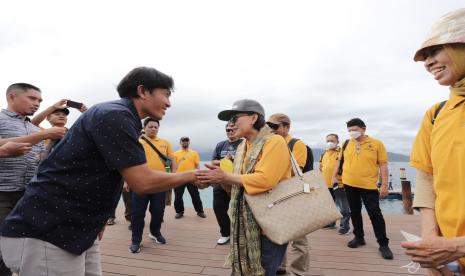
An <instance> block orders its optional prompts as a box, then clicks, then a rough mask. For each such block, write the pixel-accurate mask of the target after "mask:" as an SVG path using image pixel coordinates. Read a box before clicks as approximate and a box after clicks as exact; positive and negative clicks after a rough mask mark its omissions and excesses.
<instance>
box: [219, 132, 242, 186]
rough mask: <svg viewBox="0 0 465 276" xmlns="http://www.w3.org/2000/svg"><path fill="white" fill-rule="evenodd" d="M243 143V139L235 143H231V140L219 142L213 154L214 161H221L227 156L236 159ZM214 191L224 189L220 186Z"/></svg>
mask: <svg viewBox="0 0 465 276" xmlns="http://www.w3.org/2000/svg"><path fill="white" fill-rule="evenodd" d="M240 143H242V139H239V140H237V141H235V142H232V143H231V142H229V140H224V141H221V142H219V143H218V144H217V145H216V147H215V151H214V152H213V156H212V160H221V159H223V158H225V157H226V156H228V155H229V156H231V157H232V159H234V156H235V155H236V150H237V147H238V146H239V145H240ZM213 189H214V190H218V189H223V188H221V186H220V185H216V186H214V187H213Z"/></svg>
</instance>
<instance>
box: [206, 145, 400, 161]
mask: <svg viewBox="0 0 465 276" xmlns="http://www.w3.org/2000/svg"><path fill="white" fill-rule="evenodd" d="M312 151H313V160H315V162H318V161H319V160H320V156H321V154H322V153H323V152H324V151H325V150H324V149H319V148H314V149H312ZM199 154H200V160H202V161H210V160H211V158H212V153H211V152H206V151H200V152H199ZM388 157H389V161H390V162H408V161H409V157H408V156H407V155H403V154H399V153H393V152H388Z"/></svg>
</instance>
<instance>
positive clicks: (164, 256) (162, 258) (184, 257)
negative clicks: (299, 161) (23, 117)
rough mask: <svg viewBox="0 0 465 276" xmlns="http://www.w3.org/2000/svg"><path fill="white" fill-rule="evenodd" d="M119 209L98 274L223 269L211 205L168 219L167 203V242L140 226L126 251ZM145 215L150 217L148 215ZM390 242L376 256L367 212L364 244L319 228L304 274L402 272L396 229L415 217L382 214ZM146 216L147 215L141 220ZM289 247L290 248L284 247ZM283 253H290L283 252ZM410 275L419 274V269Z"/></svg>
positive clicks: (414, 228) (411, 227) (415, 226)
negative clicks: (389, 255) (138, 239)
mask: <svg viewBox="0 0 465 276" xmlns="http://www.w3.org/2000/svg"><path fill="white" fill-rule="evenodd" d="M122 211H123V210H122V209H121V208H119V209H118V212H117V214H118V215H117V217H118V218H117V223H116V224H115V225H113V226H108V227H107V229H106V231H105V235H104V238H103V240H102V244H101V250H102V267H103V271H104V275H160V276H161V275H163V276H178V275H179V276H181V275H183V276H187V275H229V274H230V270H229V269H225V268H223V262H224V258H225V256H226V253H227V251H228V249H229V245H223V246H219V245H217V244H216V241H217V239H218V237H219V230H218V226H217V223H216V219H215V215H214V213H213V210H211V209H206V214H207V218H206V219H202V218H199V217H197V216H196V214H195V212H194V210H193V209H187V210H186V213H185V216H184V217H183V218H182V219H174V210H173V208H172V207H167V209H166V212H165V222H164V224H163V226H162V233H163V235H164V236H165V237H166V239H167V244H165V245H159V244H155V243H154V242H153V241H151V240H150V239H149V238H148V236H147V235H148V229H147V227H146V229H145V230H144V236H143V241H142V245H143V247H142V251H141V252H140V253H139V254H132V253H130V252H128V246H129V244H130V241H131V232H130V231H129V230H128V229H127V226H128V223H127V222H126V221H125V220H124V216H123V215H122ZM147 217H150V215H148V216H147ZM385 219H386V224H387V230H388V237H389V238H390V247H391V249H392V250H393V252H394V260H391V261H388V260H384V259H382V258H381V256H380V255H379V252H378V245H377V243H376V240H375V238H374V235H373V230H372V228H371V225H370V221H369V219H368V217H366V216H365V217H364V221H365V232H366V237H365V239H366V241H367V245H366V246H363V247H361V248H357V249H351V248H348V247H347V246H346V244H347V242H348V241H349V240H350V239H351V238H352V237H353V236H352V235H349V236H340V235H338V234H337V231H336V230H319V231H316V232H314V233H312V234H310V235H308V239H309V244H310V266H311V267H310V270H309V272H308V275H337V276H340V275H349V276H350V275H357V276H361V275H370V276H377V275H379V276H386V275H402V274H404V275H408V274H409V273H408V271H407V269H405V268H400V267H401V266H404V265H407V264H408V263H409V260H408V258H407V256H405V255H404V254H403V251H402V249H401V247H400V242H401V241H402V240H403V238H402V236H401V234H400V232H399V231H400V230H401V229H402V230H405V231H407V232H411V233H417V234H418V233H419V232H420V229H419V225H420V224H419V221H420V220H419V217H418V216H406V215H387V216H385ZM146 221H148V219H147V220H146ZM289 251H290V250H289ZM288 254H289V259H290V260H291V259H292V258H293V254H292V253H289V252H288ZM416 275H425V271H424V270H419V271H418V272H417V273H416Z"/></svg>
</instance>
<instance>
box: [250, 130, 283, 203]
mask: <svg viewBox="0 0 465 276" xmlns="http://www.w3.org/2000/svg"><path fill="white" fill-rule="evenodd" d="M290 159H291V156H290V154H289V149H288V147H287V144H286V141H285V140H284V138H282V137H281V136H278V135H273V136H272V137H270V139H268V141H266V143H265V144H264V146H263V149H262V153H261V156H260V157H259V158H258V160H257V163H256V165H255V171H254V173H251V174H244V175H241V182H242V185H243V186H244V188H245V191H246V192H247V194H250V195H253V194H258V193H262V192H265V191H268V190H270V189H272V188H274V187H275V186H276V185H278V183H279V182H280V181H282V180H284V179H287V178H290V177H291V160H290Z"/></svg>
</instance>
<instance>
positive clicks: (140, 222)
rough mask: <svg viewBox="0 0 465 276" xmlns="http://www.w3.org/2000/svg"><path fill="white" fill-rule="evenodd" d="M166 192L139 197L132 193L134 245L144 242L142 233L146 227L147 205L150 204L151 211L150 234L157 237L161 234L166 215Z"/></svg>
mask: <svg viewBox="0 0 465 276" xmlns="http://www.w3.org/2000/svg"><path fill="white" fill-rule="evenodd" d="M165 194H166V192H161V193H155V194H145V195H138V194H136V193H134V192H133V193H132V213H131V224H132V243H137V244H139V243H140V242H141V241H142V233H143V232H144V226H145V221H144V219H145V212H146V210H147V205H148V204H149V203H150V207H149V211H150V215H151V219H150V233H151V234H152V235H156V234H159V233H160V229H161V223H162V221H163V215H164V214H165V196H166V195H165Z"/></svg>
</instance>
